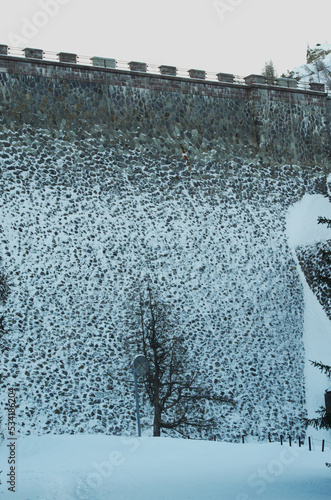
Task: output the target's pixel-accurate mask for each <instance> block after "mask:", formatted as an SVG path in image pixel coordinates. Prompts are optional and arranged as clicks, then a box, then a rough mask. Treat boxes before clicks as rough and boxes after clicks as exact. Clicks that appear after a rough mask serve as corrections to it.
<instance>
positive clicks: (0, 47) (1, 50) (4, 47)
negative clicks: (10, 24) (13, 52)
mask: <svg viewBox="0 0 331 500" xmlns="http://www.w3.org/2000/svg"><path fill="white" fill-rule="evenodd" d="M0 54H1V55H3V56H6V55H7V54H8V45H0Z"/></svg>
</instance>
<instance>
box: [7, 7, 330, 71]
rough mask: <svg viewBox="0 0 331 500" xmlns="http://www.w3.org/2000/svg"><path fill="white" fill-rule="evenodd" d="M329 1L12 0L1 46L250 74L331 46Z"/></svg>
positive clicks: (284, 65) (295, 62)
mask: <svg viewBox="0 0 331 500" xmlns="http://www.w3.org/2000/svg"><path fill="white" fill-rule="evenodd" d="M330 19H331V0H107V1H105V0H10V1H8V2H3V5H2V12H1V17H0V35H1V36H0V44H1V43H2V44H7V45H9V46H18V47H23V48H24V47H35V48H42V49H44V50H48V51H52V52H60V51H64V52H75V53H77V54H80V55H87V56H93V55H99V56H103V57H112V58H115V59H117V60H123V61H132V60H134V61H143V62H147V63H150V64H156V65H160V64H169V65H172V66H177V67H179V68H186V69H190V68H195V69H204V70H207V71H212V72H215V73H216V72H228V73H234V74H236V75H242V76H246V75H249V74H251V73H261V69H262V68H263V67H264V63H265V62H266V61H269V60H270V59H271V60H272V61H273V62H274V65H275V67H276V70H277V72H278V74H281V73H283V72H285V71H286V70H287V69H289V70H291V69H293V68H294V67H296V66H299V65H301V64H304V63H305V57H306V50H307V44H309V45H310V46H314V45H315V44H316V43H325V42H329V43H331V23H330Z"/></svg>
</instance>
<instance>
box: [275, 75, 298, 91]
mask: <svg viewBox="0 0 331 500" xmlns="http://www.w3.org/2000/svg"><path fill="white" fill-rule="evenodd" d="M277 84H278V85H279V86H280V87H287V88H289V89H296V88H297V86H298V82H297V80H295V79H294V78H284V77H281V78H277Z"/></svg>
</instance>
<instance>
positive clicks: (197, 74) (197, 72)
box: [188, 69, 206, 80]
mask: <svg viewBox="0 0 331 500" xmlns="http://www.w3.org/2000/svg"><path fill="white" fill-rule="evenodd" d="M188 74H189V75H190V78H198V79H199V80H205V79H206V72H205V71H203V70H202V69H189V70H188Z"/></svg>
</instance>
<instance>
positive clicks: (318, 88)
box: [309, 82, 325, 92]
mask: <svg viewBox="0 0 331 500" xmlns="http://www.w3.org/2000/svg"><path fill="white" fill-rule="evenodd" d="M309 88H310V90H315V91H317V92H325V85H324V83H316V82H310V83H309Z"/></svg>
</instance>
